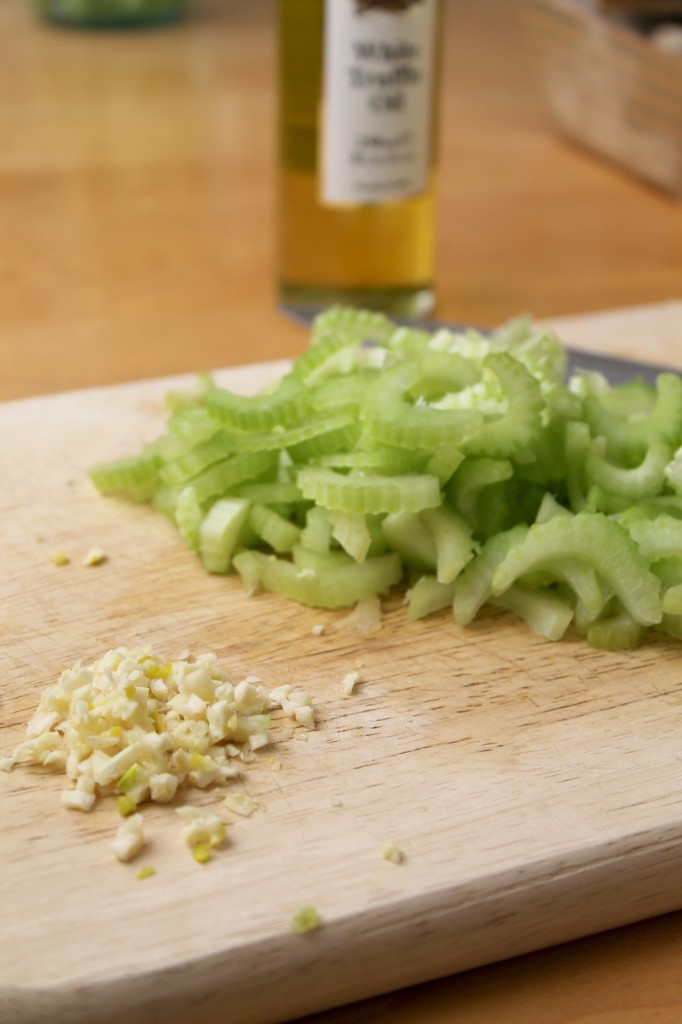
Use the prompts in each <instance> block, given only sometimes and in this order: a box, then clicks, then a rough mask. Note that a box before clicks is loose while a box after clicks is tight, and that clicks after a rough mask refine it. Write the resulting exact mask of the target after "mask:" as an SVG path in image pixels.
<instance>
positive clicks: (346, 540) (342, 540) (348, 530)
mask: <svg viewBox="0 0 682 1024" xmlns="http://www.w3.org/2000/svg"><path fill="white" fill-rule="evenodd" d="M329 518H330V520H331V524H332V537H333V538H334V540H337V541H338V542H339V544H340V545H341V547H342V548H343V550H344V551H347V552H348V554H349V555H351V556H352V557H353V558H354V559H355V561H356V562H364V560H365V558H366V557H367V553H368V552H369V549H370V547H371V544H372V536H371V534H370V532H369V528H368V526H367V518H366V516H364V515H359V514H358V513H351V512H330V514H329Z"/></svg>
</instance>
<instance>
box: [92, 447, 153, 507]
mask: <svg viewBox="0 0 682 1024" xmlns="http://www.w3.org/2000/svg"><path fill="white" fill-rule="evenodd" d="M160 465H161V459H160V457H159V456H158V454H157V453H156V452H155V451H154V450H151V451H147V452H142V453H141V454H140V455H132V456H129V457H127V458H122V459H113V460H112V461H111V462H99V463H97V464H96V465H94V466H92V467H91V468H90V470H89V471H88V472H89V476H90V479H91V480H92V482H93V484H94V485H95V487H96V488H97V490H98V491H100V492H101V493H102V494H126V493H132V494H137V495H142V494H143V493H148V497H147V498H146V500H148V501H149V500H151V497H152V494H153V493H154V488H155V487H156V484H157V481H158V478H159V467H160Z"/></svg>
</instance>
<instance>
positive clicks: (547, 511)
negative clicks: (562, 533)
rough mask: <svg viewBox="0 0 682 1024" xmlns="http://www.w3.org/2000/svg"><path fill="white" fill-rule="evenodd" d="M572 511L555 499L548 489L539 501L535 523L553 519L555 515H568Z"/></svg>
mask: <svg viewBox="0 0 682 1024" xmlns="http://www.w3.org/2000/svg"><path fill="white" fill-rule="evenodd" d="M570 515H572V513H571V512H570V510H569V509H567V508H566V507H565V505H562V504H561V503H560V502H558V501H557V500H556V498H555V497H554V495H553V494H550V493H549V491H548V492H547V493H546V494H545V495H544V496H543V499H542V501H541V502H540V507H539V509H538V511H537V515H536V516H535V522H536V523H546V522H547V520H548V519H554V518H555V516H564V517H565V516H570Z"/></svg>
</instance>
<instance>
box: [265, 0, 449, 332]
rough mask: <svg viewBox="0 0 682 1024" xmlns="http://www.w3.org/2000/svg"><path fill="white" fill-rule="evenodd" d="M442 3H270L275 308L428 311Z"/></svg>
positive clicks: (336, 0)
mask: <svg viewBox="0 0 682 1024" xmlns="http://www.w3.org/2000/svg"><path fill="white" fill-rule="evenodd" d="M439 4H440V0H279V132H280V137H279V183H278V184H279V233H278V234H279V254H278V263H279V266H278V277H279V297H280V300H281V301H282V302H283V303H285V304H290V305H297V306H299V307H301V306H308V307H316V306H324V305H327V304H329V303H332V302H341V303H347V304H351V305H359V306H364V307H366V308H374V309H383V310H386V311H387V312H393V313H396V314H402V315H407V316H418V315H423V314H425V313H428V312H429V311H430V310H431V309H432V308H433V304H434V293H433V272H434V267H433V263H434V230H435V223H434V222H435V216H434V202H435V196H434V193H435V170H436V134H437V133H436V124H437V109H436V107H437V103H436V98H437V82H438V77H439V72H438V40H439V36H440V31H439V18H440V9H439Z"/></svg>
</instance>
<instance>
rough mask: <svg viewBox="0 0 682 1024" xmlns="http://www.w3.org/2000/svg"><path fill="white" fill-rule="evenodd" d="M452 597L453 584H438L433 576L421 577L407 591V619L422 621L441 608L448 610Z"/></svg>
mask: <svg viewBox="0 0 682 1024" xmlns="http://www.w3.org/2000/svg"><path fill="white" fill-rule="evenodd" d="M454 596H455V586H454V584H453V583H439V581H438V580H437V579H436V577H435V576H429V575H426V576H422V577H421V578H420V579H419V580H417V582H416V583H415V584H414V586H413V587H410V590H409V591H408V595H407V616H408V618H409V619H423V618H426V616H427V615H433V613H434V612H439V611H441V610H442V609H443V608H450V607H452V601H453V598H454Z"/></svg>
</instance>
